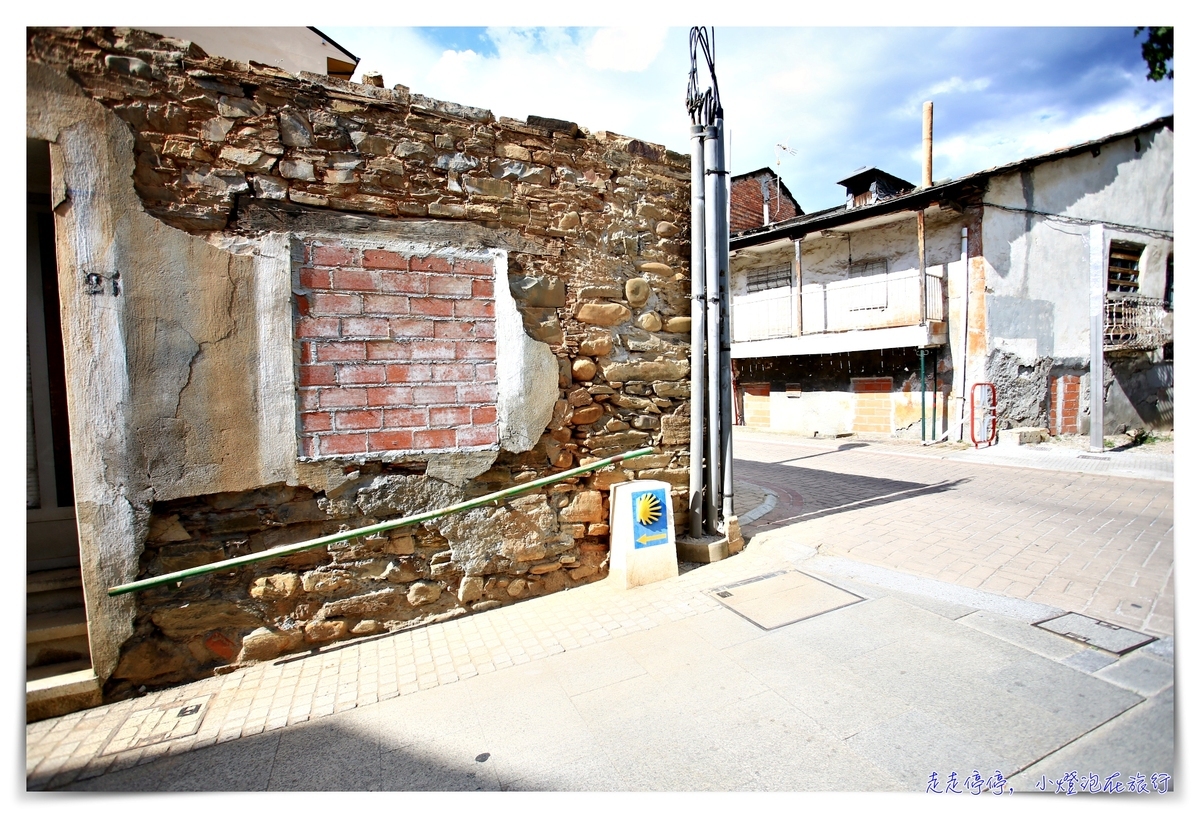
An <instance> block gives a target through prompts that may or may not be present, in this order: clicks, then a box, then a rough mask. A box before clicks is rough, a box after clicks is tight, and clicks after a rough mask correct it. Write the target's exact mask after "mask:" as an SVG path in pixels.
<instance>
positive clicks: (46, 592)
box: [25, 567, 84, 614]
mask: <svg viewBox="0 0 1200 818" xmlns="http://www.w3.org/2000/svg"><path fill="white" fill-rule="evenodd" d="M83 605H84V602H83V578H82V577H81V576H80V574H79V568H78V567H74V568H58V569H55V570H52V571H36V572H34V573H32V574H27V575H26V577H25V613H26V614H37V613H47V612H49V611H63V610H67V609H68V608H82V607H83Z"/></svg>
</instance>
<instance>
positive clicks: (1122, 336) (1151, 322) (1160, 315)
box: [1104, 293, 1173, 352]
mask: <svg viewBox="0 0 1200 818" xmlns="http://www.w3.org/2000/svg"><path fill="white" fill-rule="evenodd" d="M1171 319H1172V313H1171V312H1169V311H1168V310H1167V308H1166V305H1165V304H1164V302H1163V300H1162V299H1161V298H1148V297H1146V296H1139V295H1125V294H1117V293H1109V294H1108V298H1107V300H1106V301H1105V302H1104V349H1105V351H1106V352H1110V351H1115V350H1148V349H1158V348H1159V347H1161V346H1162V345H1163V344H1166V343H1169V342H1170V341H1171V340H1172V336H1173V332H1172V330H1173V326H1172V320H1171Z"/></svg>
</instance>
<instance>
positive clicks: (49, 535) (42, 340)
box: [25, 139, 79, 573]
mask: <svg viewBox="0 0 1200 818" xmlns="http://www.w3.org/2000/svg"><path fill="white" fill-rule="evenodd" d="M26 155H27V163H26V181H27V187H26V209H25V215H26V233H27V244H26V254H27V264H26V266H27V278H26V287H27V289H26V293H27V295H26V363H27V366H28V368H27V370H26V379H25V388H26V424H27V428H26V433H25V440H26V503H25V507H26V537H27V539H26V561H27V567H26V570H27V571H29V572H31V573H32V572H34V571H43V570H47V569H53V568H68V567H71V566H77V565H78V564H79V539H78V533H77V530H76V526H75V492H74V485H73V479H72V475H71V440H70V429H69V424H68V421H67V384H66V372H65V369H64V364H63V333H62V323H61V319H60V312H59V299H58V265H57V264H56V263H55V253H54V215H53V213H52V212H51V210H50V190H51V188H50V149H49V145H48V143H46V142H43V141H41V140H37V139H27V140H26Z"/></svg>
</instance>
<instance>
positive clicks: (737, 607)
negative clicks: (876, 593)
mask: <svg viewBox="0 0 1200 818" xmlns="http://www.w3.org/2000/svg"><path fill="white" fill-rule="evenodd" d="M708 593H709V594H711V595H712V596H713V597H715V598H716V600H717V601H718V602H720V603H721V604H722V605H724V606H725V607H726V608H729V610H731V611H733V612H734V613H736V614H738V615H739V616H741V617H743V618H745V619H749V620H750V621H751V622H753V623H754V624H755V625H758V626H759V627H760V628H762V629H763V630H772V629H773V628H780V627H783V626H784V625H790V624H792V623H793V622H799V621H800V620H802V619H810V618H812V617H814V616H817V615H819V614H823V613H828V612H829V611H834V610H837V609H838V608H844V607H846V606H847V605H853V604H854V603H855V602H862V600H863V598H862V597H861V596H859V595H857V594H852V593H850V592H849V591H843V590H842V589H841V588H837V587H835V586H833V585H830V584H829V583H828V582H823V581H822V580H819V579H817V578H816V577H811V576H809V575H808V574H805V573H801V572H800V571H793V570H786V571H775V572H773V573H770V574H764V575H762V576H761V577H752V578H750V579H744V580H742V581H741V582H734V583H731V584H729V585H722V586H721V587H719V588H713V589H711V590H710V591H709V592H708Z"/></svg>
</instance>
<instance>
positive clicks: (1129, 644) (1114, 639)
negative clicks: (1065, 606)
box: [1033, 613, 1158, 656]
mask: <svg viewBox="0 0 1200 818" xmlns="http://www.w3.org/2000/svg"><path fill="white" fill-rule="evenodd" d="M1033 624H1034V625H1035V626H1036V627H1039V628H1042V629H1043V630H1047V631H1050V632H1051V633H1057V634H1058V635H1059V636H1065V637H1067V638H1068V639H1074V640H1075V641H1076V642H1083V643H1084V644H1085V645H1091V646H1092V647H1096V648H1100V649H1101V650H1106V651H1108V652H1109V653H1115V654H1117V655H1118V656H1120V655H1121V654H1124V653H1129V651H1131V650H1133V649H1134V648H1140V647H1141V646H1142V645H1148V644H1150V643H1151V642H1153V641H1154V640H1156V639H1157V638H1158V637H1157V636H1147V635H1146V634H1144V633H1138V632H1137V631H1131V630H1130V629H1129V628H1122V627H1121V626H1120V625H1114V624H1112V623H1111V622H1103V621H1101V620H1099V619H1093V618H1092V617H1090V616H1084V615H1083V614H1077V613H1066V614H1063V615H1062V616H1056V617H1054V618H1053V619H1046V620H1043V621H1042V622H1034V623H1033Z"/></svg>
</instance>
